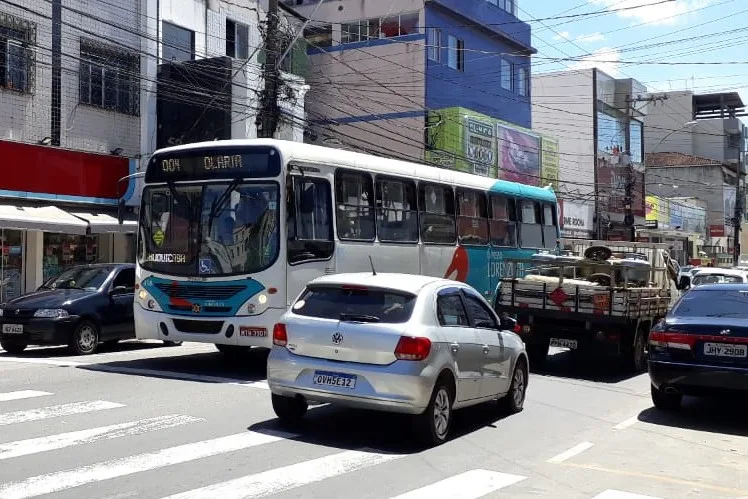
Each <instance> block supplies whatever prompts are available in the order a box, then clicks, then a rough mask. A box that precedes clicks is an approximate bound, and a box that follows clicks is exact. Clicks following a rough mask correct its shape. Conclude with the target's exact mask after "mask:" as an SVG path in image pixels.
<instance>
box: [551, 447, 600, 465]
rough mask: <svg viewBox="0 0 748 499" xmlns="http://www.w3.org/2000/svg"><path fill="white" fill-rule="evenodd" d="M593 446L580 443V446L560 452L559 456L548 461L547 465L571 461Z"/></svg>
mask: <svg viewBox="0 0 748 499" xmlns="http://www.w3.org/2000/svg"><path fill="white" fill-rule="evenodd" d="M593 445H594V444H593V443H592V442H582V443H581V444H578V445H575V446H574V447H572V448H571V449H569V450H567V451H565V452H562V453H561V454H558V455H555V456H553V457H552V458H550V459H549V460H548V462H549V463H555V464H558V463H563V462H564V461H566V460H568V459H571V458H572V457H574V456H576V455H579V454H581V453H582V452H584V451H586V450H587V449H589V448H590V447H592V446H593Z"/></svg>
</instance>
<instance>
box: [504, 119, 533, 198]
mask: <svg viewBox="0 0 748 499" xmlns="http://www.w3.org/2000/svg"><path fill="white" fill-rule="evenodd" d="M496 128H497V131H498V133H497V136H498V139H499V142H498V145H499V166H500V170H501V174H500V175H499V178H501V179H502V180H508V181H510V182H519V183H522V184H527V185H538V184H539V181H540V139H539V137H538V136H536V135H530V134H529V133H525V132H522V131H520V130H517V129H515V128H509V127H507V126H504V125H501V124H499V125H497V127H496Z"/></svg>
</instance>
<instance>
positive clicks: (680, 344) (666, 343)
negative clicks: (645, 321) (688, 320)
mask: <svg viewBox="0 0 748 499" xmlns="http://www.w3.org/2000/svg"><path fill="white" fill-rule="evenodd" d="M697 340H698V338H697V337H696V336H693V335H690V334H685V333H680V332H677V331H667V332H665V331H652V332H650V333H649V344H650V346H653V347H660V348H674V349H677V350H689V351H690V350H692V349H693V347H694V345H696V341H697Z"/></svg>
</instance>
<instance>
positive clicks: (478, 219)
mask: <svg viewBox="0 0 748 499" xmlns="http://www.w3.org/2000/svg"><path fill="white" fill-rule="evenodd" d="M486 204H487V203H486V195H485V194H484V193H482V192H479V191H472V190H467V189H457V235H458V237H459V238H460V244H465V245H478V246H485V245H487V244H488V207H487V206H486Z"/></svg>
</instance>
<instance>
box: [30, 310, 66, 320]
mask: <svg viewBox="0 0 748 499" xmlns="http://www.w3.org/2000/svg"><path fill="white" fill-rule="evenodd" d="M69 316H70V314H69V313H68V311H67V310H64V309H62V308H40V309H39V310H37V311H36V312H34V317H43V318H45V319H59V318H62V317H69Z"/></svg>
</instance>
